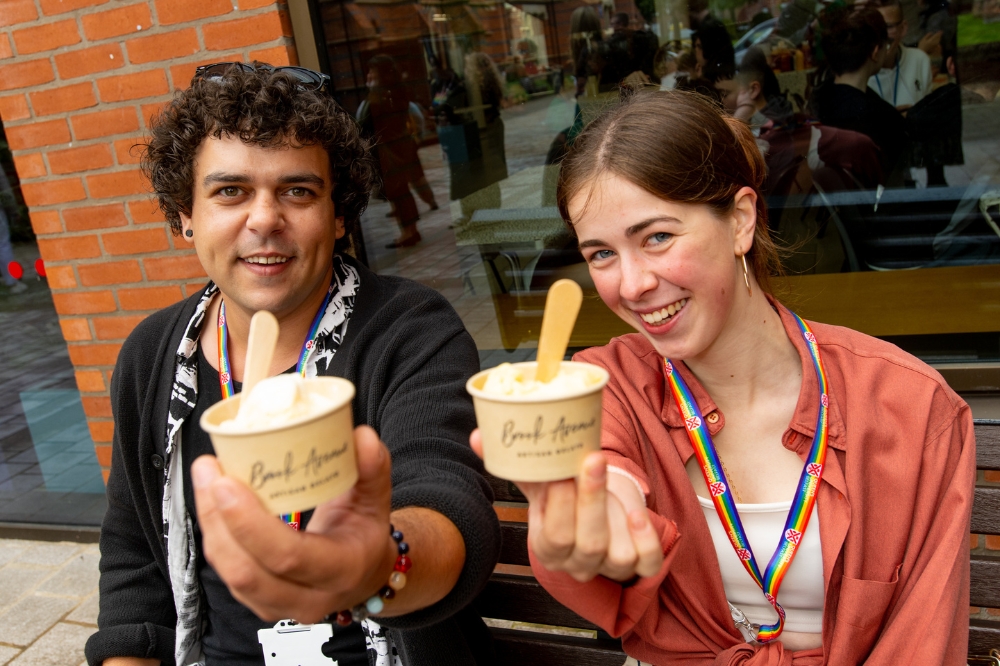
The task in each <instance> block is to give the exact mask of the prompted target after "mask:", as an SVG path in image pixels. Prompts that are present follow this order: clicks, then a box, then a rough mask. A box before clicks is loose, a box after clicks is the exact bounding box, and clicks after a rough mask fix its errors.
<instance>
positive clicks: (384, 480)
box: [354, 425, 392, 506]
mask: <svg viewBox="0 0 1000 666" xmlns="http://www.w3.org/2000/svg"><path fill="white" fill-rule="evenodd" d="M354 448H355V451H356V453H357V461H358V483H357V485H356V486H355V490H356V491H357V499H358V501H359V502H361V503H363V504H376V505H378V506H383V505H385V506H387V504H386V502H385V496H386V495H388V494H390V493H391V492H392V479H391V478H390V477H391V472H392V460H391V459H390V457H389V450H388V449H387V448H385V444H383V443H382V440H381V439H379V436H378V433H377V432H375V430H373V429H372V428H371V427H369V426H366V425H362V426H358V427H357V428H355V429H354Z"/></svg>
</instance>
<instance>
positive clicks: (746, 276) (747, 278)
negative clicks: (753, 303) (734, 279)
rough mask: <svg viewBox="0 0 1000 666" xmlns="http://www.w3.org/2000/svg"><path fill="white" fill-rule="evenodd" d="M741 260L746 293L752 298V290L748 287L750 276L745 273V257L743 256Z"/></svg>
mask: <svg viewBox="0 0 1000 666" xmlns="http://www.w3.org/2000/svg"><path fill="white" fill-rule="evenodd" d="M742 259H743V281H744V282H746V285H747V291H748V292H749V293H750V296H751V297H753V289H752V288H751V287H750V275H749V274H748V273H747V255H746V254H744V255H743V256H742Z"/></svg>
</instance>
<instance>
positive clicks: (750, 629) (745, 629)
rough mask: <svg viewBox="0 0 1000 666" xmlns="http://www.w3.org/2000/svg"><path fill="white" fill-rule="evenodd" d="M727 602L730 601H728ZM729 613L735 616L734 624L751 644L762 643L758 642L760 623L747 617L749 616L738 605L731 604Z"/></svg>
mask: <svg viewBox="0 0 1000 666" xmlns="http://www.w3.org/2000/svg"><path fill="white" fill-rule="evenodd" d="M726 603H729V602H728V601H727V602H726ZM729 614H730V615H731V616H732V618H733V624H735V625H736V628H737V629H739V631H740V635H742V636H743V640H745V641H746V642H747V643H749V644H750V645H760V643H758V642H757V634H758V633H759V632H760V625H759V624H754V623H753V622H751V621H750V620H748V619H747V616H746V615H745V614H744V613H743V611H741V610H740V609H739V608H737V607H736V606H734V605H732V604H729Z"/></svg>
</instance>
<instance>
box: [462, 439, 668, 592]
mask: <svg viewBox="0 0 1000 666" xmlns="http://www.w3.org/2000/svg"><path fill="white" fill-rule="evenodd" d="M469 442H470V444H471V445H472V449H473V450H474V451H475V452H476V454H477V455H479V457H480V458H481V457H482V455H483V445H482V438H481V437H480V435H479V430H478V429H477V430H474V431H473V432H472V436H471V437H470V438H469ZM517 487H518V488H519V489H520V490H521V492H522V493H524V496H525V497H527V498H528V542H529V543H530V545H531V550H532V552H533V553H534V555H535V558H536V559H537V560H538V561H539V562H540V563H541V564H542V566H544V567H545V568H546V569H548V570H549V571H563V572H566V573H567V574H569V575H570V576H572V577H573V578H574V579H575V580H577V581H580V582H581V583H585V582H587V581H589V580H591V579H593V578H594V577H595V576H597V575H602V576H605V577H607V578H610V579H612V580H616V581H628V580H631V579H632V578H634V577H635V576H637V575H638V576H652V575H654V574H656V572H658V571H659V570H660V565H661V564H662V563H663V547H662V546H661V544H660V538H659V536H658V535H657V534H656V530H655V529H653V525H652V523H651V522H650V520H649V512H648V510H647V509H646V505H645V501H644V499H643V497H642V495H641V494H640V493H639V490H638V489H637V488H636V487H635V485H634V484H633V483H632V481H631V480H630V479H628V478H626V477H624V476H621V475H619V474H610V475H609V474H608V471H607V460H606V459H605V457H604V454H603V453H591V454H590V455H588V456H587V458H586V459H585V460H584V463H583V469H582V471H581V473H580V476H579V477H578V478H576V479H566V480H563V481H553V482H548V483H518V484H517Z"/></svg>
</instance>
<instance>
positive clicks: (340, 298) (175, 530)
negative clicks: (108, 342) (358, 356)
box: [163, 255, 399, 666]
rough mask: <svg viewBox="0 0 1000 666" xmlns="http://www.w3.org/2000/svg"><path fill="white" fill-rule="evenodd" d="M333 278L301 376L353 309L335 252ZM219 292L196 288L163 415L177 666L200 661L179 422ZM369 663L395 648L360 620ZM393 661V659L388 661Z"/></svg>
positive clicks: (324, 364) (328, 351) (319, 360)
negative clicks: (199, 291)
mask: <svg viewBox="0 0 1000 666" xmlns="http://www.w3.org/2000/svg"><path fill="white" fill-rule="evenodd" d="M333 281H334V283H335V285H336V287H337V288H336V291H335V292H334V293H333V295H332V296H331V297H330V302H329V304H328V305H327V308H326V313H325V314H324V315H323V319H322V320H321V321H320V326H319V331H318V333H317V337H316V345H315V347H314V348H313V350H312V351H311V352H310V354H309V357H308V359H307V361H306V376H307V377H316V376H317V375H322V374H324V373H325V372H326V371H327V370H328V369H329V367H330V363H331V362H332V361H333V357H334V355H335V354H336V353H337V349H339V348H340V345H341V343H342V342H343V340H344V337H345V336H346V335H347V325H348V323H349V321H350V318H351V312H352V311H353V310H354V299H355V296H356V295H357V292H358V288H359V284H360V276H359V275H358V271H357V270H356V269H355V268H353V267H352V266H349V265H348V264H346V263H345V262H344V261H343V259H341V258H340V256H336V255H335V256H334V258H333ZM218 293H219V288H218V287H217V286H216V285H215V284H214V283H211V282H210V283H209V284H208V286H207V287H206V288H205V291H204V292H202V295H201V298H200V299H199V300H198V305H197V306H196V307H195V311H194V314H193V315H192V316H191V319H190V320H189V321H188V324H187V329H186V330H185V332H184V337H183V338H182V340H181V343H180V345H179V346H178V348H177V354H176V359H175V361H176V370H175V373H174V384H173V389H172V391H171V394H170V407H169V410H168V415H167V431H166V446H165V450H166V464H165V465H164V466H163V468H164V488H163V537H164V539H165V541H166V549H167V567H168V569H169V572H170V586H171V588H172V591H173V596H174V606H175V608H176V611H177V626H176V633H175V641H174V660H175V661H176V663H177V664H178V665H179V666H198V665H200V664H204V655H203V654H202V649H201V636H202V632H203V630H204V618H203V617H202V599H201V585H200V583H199V580H198V570H197V566H196V565H197V559H198V553H197V552H196V549H195V539H194V524H193V522H192V520H191V515H190V513H189V512H188V510H187V507H186V506H185V501H184V488H183V485H184V475H183V469H184V462H183V461H182V459H181V446H180V433H181V427H182V426H183V425H184V421H185V420H186V419H187V418H188V417H189V416H190V415H191V412H192V411H193V410H194V407H195V403H197V402H198V355H197V352H198V340H199V338H200V337H201V327H202V325H203V324H204V321H205V315H206V313H207V312H208V308H209V305H210V304H211V302H212V299H213V298H214V297H215V296H216V294H218ZM362 628H363V629H364V632H365V635H366V644H367V646H368V651H369V661H370V662H373V663H375V664H376V666H398V663H399V660H398V657H395V659H393V657H394V656H395V653H396V650H395V648H394V646H393V645H392V643H391V641H389V640H388V638H387V637H386V636H384V635H383V634H384V632H383V631H382V629H381V628H380V627H379V626H378V624H377V623H375V622H370V621H366V622H365V623H364V624H363V625H362ZM390 660H393V661H390Z"/></svg>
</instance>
